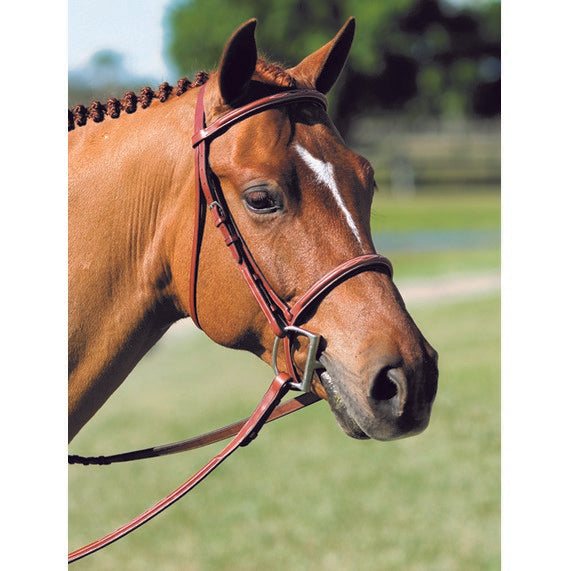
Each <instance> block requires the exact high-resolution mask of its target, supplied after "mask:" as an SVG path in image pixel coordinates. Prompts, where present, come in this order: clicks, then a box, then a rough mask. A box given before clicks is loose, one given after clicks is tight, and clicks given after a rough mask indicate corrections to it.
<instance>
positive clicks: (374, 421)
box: [319, 352, 438, 440]
mask: <svg viewBox="0 0 571 571" xmlns="http://www.w3.org/2000/svg"><path fill="white" fill-rule="evenodd" d="M433 353H434V354H433V355H427V356H425V358H424V359H423V360H422V362H421V363H420V364H419V366H417V367H410V366H409V367H406V366H404V365H399V366H393V365H392V364H391V363H390V362H387V361H385V360H383V361H381V363H380V366H378V367H377V368H376V371H377V372H376V373H375V374H372V375H368V376H369V377H370V378H362V377H357V376H355V375H352V374H351V373H349V372H348V371H347V370H345V369H344V368H343V367H342V366H340V365H339V364H338V363H336V362H335V361H333V360H332V359H330V358H328V356H327V354H326V352H324V354H323V355H321V356H320V362H321V363H322V364H323V366H324V367H325V369H324V370H321V371H320V374H319V378H320V381H321V385H322V386H323V388H324V390H325V392H326V394H327V401H328V402H329V405H330V407H331V410H332V412H333V414H334V415H335V418H336V420H337V422H338V424H339V426H340V427H341V428H342V429H343V430H344V432H345V433H346V434H347V435H349V436H351V437H353V438H357V439H368V438H372V439H375V440H396V439H398V438H405V437H407V436H413V435H415V434H418V433H420V432H422V431H423V430H424V429H425V428H426V427H427V426H428V422H429V420H430V414H431V411H432V403H433V402H434V398H435V396H436V388H437V379H438V369H437V366H436V361H437V357H436V353H435V352H433ZM365 377H367V375H365Z"/></svg>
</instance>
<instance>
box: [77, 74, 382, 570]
mask: <svg viewBox="0 0 571 571" xmlns="http://www.w3.org/2000/svg"><path fill="white" fill-rule="evenodd" d="M206 86H207V84H204V85H203V86H202V87H201V89H200V91H199V94H198V100H197V105H196V110H195V121H194V136H193V137H192V146H193V148H194V155H195V195H196V208H195V221H194V222H195V223H194V236H193V246H192V248H193V250H192V259H191V271H190V316H191V318H192V320H193V321H194V323H195V324H196V325H197V327H199V328H200V322H199V319H198V311H197V300H196V286H197V280H198V260H199V255H200V246H201V242H202V235H203V231H204V225H205V218H206V211H209V212H210V213H211V215H212V217H213V222H214V225H215V226H216V227H217V228H218V229H219V230H220V232H221V233H222V237H223V239H224V241H225V243H226V245H227V246H228V248H229V250H230V252H231V254H232V257H233V259H234V261H235V262H236V264H237V265H238V267H239V268H240V271H241V273H242V276H243V278H244V280H245V281H246V283H247V284H248V286H249V288H250V290H251V292H252V294H253V295H254V297H255V299H256V301H257V302H258V304H259V306H260V308H261V310H262V312H263V313H264V315H265V316H266V318H267V320H268V322H269V325H270V327H271V329H272V331H273V333H274V334H275V335H276V340H275V343H274V350H273V358H272V366H273V369H274V372H275V377H274V379H273V380H272V382H271V384H270V387H269V388H268V390H267V392H266V394H265V395H264V397H263V398H262V400H261V401H260V403H259V404H258V406H257V407H256V409H255V410H254V412H253V413H252V415H251V416H250V417H249V418H248V419H244V420H241V421H239V422H236V423H234V424H232V425H229V426H227V427H225V428H221V429H218V430H215V431H213V432H209V433H207V434H204V435H201V436H198V437H194V438H190V439H187V440H182V441H179V442H175V443H172V444H166V445H161V446H155V447H152V448H146V449H142V450H136V451H133V452H126V453H123V454H115V455H112V456H97V457H82V456H68V462H69V463H70V464H84V465H89V464H98V465H103V464H111V463H114V462H127V461H131V460H139V459H142V458H153V457H157V456H164V455H167V454H174V453H178V452H183V451H187V450H193V449H195V448H199V447H202V446H206V445H208V444H212V443H214V442H219V441H220V440H224V439H227V438H230V437H233V438H232V440H231V441H230V442H229V443H228V444H227V445H226V446H225V448H224V449H223V450H222V451H221V452H220V453H219V454H217V455H216V456H214V457H213V458H212V459H211V460H210V461H209V462H208V463H207V464H206V465H205V466H204V467H203V468H201V469H200V470H199V471H198V472H197V473H196V474H194V475H193V476H191V477H190V478H189V479H188V480H186V481H185V482H184V483H183V484H182V485H181V486H179V487H178V488H177V489H176V490H174V491H173V492H172V493H171V494H169V495H168V496H166V497H165V498H163V499H162V500H160V501H159V502H157V503H156V504H154V505H153V506H152V507H150V508H149V509H148V510H146V511H145V512H143V513H142V514H140V515H139V516H138V517H136V518H134V519H133V520H132V521H130V522H129V523H127V524H125V525H123V526H121V527H120V528H118V529H116V530H115V531H113V532H111V533H109V534H108V535H106V536H104V537H102V538H101V539H99V540H97V541H94V542H92V543H90V544H88V545H86V546H84V547H82V548H80V549H77V550H75V551H73V552H71V553H70V554H69V555H68V563H72V562H74V561H77V560H79V559H81V558H83V557H86V556H87V555H90V554H92V553H94V552H95V551H98V550H99V549H102V548H103V547H106V546H107V545H109V544H111V543H113V542H115V541H117V540H118V539H120V538H121V537H124V536H125V535H127V534H128V533H130V532H131V531H134V530H135V529H137V528H138V527H140V526H141V525H143V524H144V523H146V522H147V521H149V520H150V519H152V518H153V517H155V516H156V515H158V514H159V513H161V512H162V511H164V510H165V509H166V508H167V507H169V506H171V505H172V504H173V503H175V502H176V501H178V500H179V499H180V498H182V497H183V496H184V495H185V494H186V493H188V492H189V491H190V490H191V489H193V488H194V487H195V486H196V485H197V484H198V483H199V482H201V481H202V480H203V479H204V478H205V477H206V476H208V474H210V473H211V472H212V471H213V470H214V469H215V468H216V467H217V466H219V465H220V464H221V463H222V462H223V461H224V460H225V459H226V458H228V457H229V456H230V455H231V454H232V453H233V452H234V451H235V450H236V449H237V448H239V447H240V446H246V445H247V444H249V443H250V442H251V441H252V440H253V439H254V438H255V437H256V436H257V433H258V432H259V430H260V429H261V428H262V426H263V425H264V424H265V423H266V422H270V421H272V420H276V419H277V418H280V417H282V416H285V415H287V414H290V413H292V412H295V411H297V410H299V409H301V408H303V407H305V406H309V405H310V404H313V403H315V402H317V401H319V400H320V398H319V397H318V396H317V395H315V394H313V393H310V392H308V391H309V390H310V389H311V382H312V378H313V376H314V373H315V371H316V369H318V368H323V366H322V365H321V364H320V363H319V360H318V358H317V353H318V350H319V345H320V340H321V337H320V335H318V334H316V333H312V332H310V331H308V330H306V329H304V328H302V327H300V322H301V321H302V317H303V315H304V314H306V312H307V310H308V309H310V308H311V307H314V306H315V305H316V304H317V303H318V302H319V301H320V300H321V298H322V297H323V296H325V295H326V294H327V293H328V292H329V291H330V290H331V289H333V288H334V287H336V286H337V285H339V284H340V283H342V282H343V281H345V280H346V279H349V278H350V277H352V276H353V275H355V274H356V273H360V272H362V271H384V272H387V273H388V274H389V275H390V276H391V277H392V273H393V268H392V264H391V262H390V261H389V260H388V258H386V257H384V256H381V255H379V254H364V255H361V256H356V257H355V258H352V259H350V260H347V261H345V262H343V263H341V264H340V265H338V266H337V267H335V268H334V269H332V270H331V271H329V272H328V273H326V274H325V275H324V276H323V277H322V278H321V279H319V280H318V281H317V282H316V283H315V284H313V285H312V286H311V287H310V288H309V289H308V290H307V292H305V293H304V294H303V295H302V296H301V297H300V298H299V299H297V300H296V301H295V303H294V304H293V305H292V306H289V305H288V304H287V303H286V302H285V301H283V300H282V299H281V298H280V296H279V295H278V294H277V293H276V292H275V290H274V289H273V287H272V286H271V285H270V283H269V282H268V280H267V279H266V278H265V276H264V275H263V273H262V272H261V271H260V269H259V267H258V265H257V264H256V262H255V260H254V257H253V256H252V254H251V252H250V250H249V249H248V247H247V245H246V242H245V240H244V239H243V237H242V235H241V234H240V232H239V230H238V227H237V226H236V224H235V222H234V220H233V218H232V215H231V214H230V212H229V210H228V208H227V206H226V202H225V200H224V196H223V192H222V189H221V187H220V186H219V185H217V184H214V182H213V180H212V177H210V176H209V172H210V169H209V164H208V150H209V143H210V142H211V141H212V140H213V139H214V138H216V137H218V136H220V135H222V134H223V133H225V132H226V131H227V130H228V129H229V128H230V127H231V126H232V125H234V124H235V123H237V122H239V121H243V120H244V119H246V118H247V117H250V116H252V115H254V114H256V113H260V112H261V111H264V110H266V109H269V108H274V107H277V106H282V105H286V104H288V103H291V102H309V103H317V104H319V105H320V106H321V107H323V108H324V109H326V108H327V100H326V98H325V96H324V95H323V94H322V93H320V92H319V91H315V90H310V89H300V90H292V91H284V92H281V93H276V94H274V95H270V96H268V97H264V98H261V99H258V100H256V101H253V102H251V103H248V104H246V105H244V106H242V107H238V108H236V109H232V110H231V111H229V112H227V113H225V114H223V115H222V116H220V117H219V118H218V119H216V120H215V121H213V122H212V123H210V125H208V126H207V125H206V122H205V121H206V118H205V110H204V94H205V89H206ZM299 337H305V338H306V339H307V340H308V350H307V357H306V359H305V367H304V370H303V372H302V373H301V374H300V373H299V372H298V370H297V368H296V366H295V365H294V362H293V354H294V348H293V347H294V341H295V339H297V338H299ZM280 342H281V343H282V344H283V350H284V356H285V362H286V369H287V371H286V372H283V371H279V367H278V364H277V356H278V351H279V345H280ZM290 390H298V391H302V393H303V394H301V395H300V396H298V397H296V398H292V399H290V400H289V401H287V402H285V403H282V404H279V403H280V401H281V399H282V398H283V397H284V396H285V394H286V393H287V392H288V391H290Z"/></svg>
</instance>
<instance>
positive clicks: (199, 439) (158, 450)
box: [68, 393, 321, 466]
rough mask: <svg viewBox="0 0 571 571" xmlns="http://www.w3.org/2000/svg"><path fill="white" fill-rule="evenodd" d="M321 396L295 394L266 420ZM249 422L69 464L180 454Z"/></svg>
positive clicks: (75, 459) (228, 434)
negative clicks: (167, 442) (168, 442)
mask: <svg viewBox="0 0 571 571" xmlns="http://www.w3.org/2000/svg"><path fill="white" fill-rule="evenodd" d="M320 400H321V399H320V398H319V397H318V396H317V395H316V394H314V393H303V394H301V395H299V396H297V397H295V398H292V399H289V400H288V401H286V402H283V403H280V404H279V405H278V406H276V407H275V409H274V410H273V412H272V413H271V414H270V416H269V417H268V419H267V420H266V424H267V423H269V422H272V421H274V420H278V419H280V418H283V417H284V416H287V415H288V414H291V413H293V412H297V411H298V410H301V409H302V408H305V407H306V406H309V405H311V404H314V403H316V402H319V401H320ZM247 422H248V419H247V418H245V419H242V420H239V421H237V422H234V423H233V424H229V425H228V426H225V427H223V428H218V429H216V430H212V431H211V432H207V433H205V434H201V435H200V436H194V437H192V438H187V439H186V440H179V441H178V442H172V443H170V444H161V445H159V446H152V447H150V448H142V449H141V450H133V451H131V452H122V453H120V454H111V455H109V456H77V455H70V456H68V464H82V465H83V466H107V465H109V464H116V463H118V462H132V461H134V460H144V459H147V458H158V457H160V456H168V455H170V454H178V453H179V452H188V451H190V450H196V449H197V448H203V447H204V446H209V445H210V444H215V443H216V442H220V441H221V440H226V439H227V438H232V437H233V436H236V434H238V432H240V430H241V429H242V427H243V426H244V425H245V424H246V423H247Z"/></svg>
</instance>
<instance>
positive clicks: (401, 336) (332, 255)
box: [175, 19, 438, 440]
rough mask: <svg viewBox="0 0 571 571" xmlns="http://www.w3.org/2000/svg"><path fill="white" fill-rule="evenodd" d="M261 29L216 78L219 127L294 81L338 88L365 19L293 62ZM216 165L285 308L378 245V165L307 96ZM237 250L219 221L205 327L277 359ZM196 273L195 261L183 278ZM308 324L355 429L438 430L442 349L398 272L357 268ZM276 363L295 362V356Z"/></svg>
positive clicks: (212, 174) (203, 267)
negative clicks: (273, 54)
mask: <svg viewBox="0 0 571 571" xmlns="http://www.w3.org/2000/svg"><path fill="white" fill-rule="evenodd" d="M255 26H256V22H255V20H252V21H250V22H247V23H246V24H244V25H243V26H242V27H241V28H239V29H238V30H237V31H236V32H235V33H234V35H233V36H232V37H231V38H230V40H229V41H228V43H227V45H226V48H225V50H224V52H223V55H222V58H221V62H220V65H219V68H218V72H216V73H215V74H213V75H211V77H210V79H209V81H208V82H207V83H206V85H205V86H204V95H203V96H204V114H205V119H206V124H210V123H211V122H213V121H215V120H216V119H217V118H219V117H220V116H222V115H224V114H227V113H228V112H229V111H231V110H232V109H236V108H240V107H243V106H244V105H247V104H248V103H250V102H253V101H256V100H259V99H260V98H262V97H266V96H268V95H271V94H273V93H280V92H282V91H284V90H292V89H293V90H295V89H311V90H316V91H319V92H321V93H322V94H326V93H327V92H328V91H329V90H330V89H331V87H332V86H333V84H334V83H335V81H336V80H337V77H338V76H339V74H340V72H341V70H342V68H343V66H344V64H345V60H346V58H347V55H348V53H349V49H350V47H351V43H352V40H353V34H354V28H355V25H354V21H353V20H352V19H351V20H349V21H348V22H347V23H346V24H345V26H344V27H343V28H342V29H341V31H340V32H339V33H338V34H337V36H336V37H335V38H334V39H333V40H331V41H330V42H329V43H327V44H326V45H324V46H323V47H322V48H320V49H319V50H317V51H316V52H314V53H313V54H311V55H309V56H308V57H306V58H305V59H304V60H303V61H301V63H299V64H298V65H296V66H295V67H293V68H291V69H287V70H285V69H282V68H278V67H277V66H272V65H271V64H268V63H266V62H265V61H263V60H261V59H259V58H258V51H257V47H256V42H255V37H254V30H255ZM208 164H209V172H208V177H209V179H210V181H211V184H213V185H217V186H218V187H219V188H220V189H221V192H222V194H223V196H224V201H225V205H224V208H225V209H227V210H228V212H229V213H231V216H232V218H233V220H234V221H235V224H236V226H237V228H239V232H240V234H241V236H242V237H243V239H244V242H245V243H246V244H247V246H248V248H249V250H250V252H251V254H252V257H253V259H254V260H255V262H256V264H257V266H258V268H259V270H260V271H261V273H262V274H263V276H264V277H265V279H266V280H267V281H268V282H269V284H270V285H271V287H272V288H273V290H274V291H275V292H276V293H277V294H278V296H279V297H280V298H281V299H282V300H283V301H284V302H285V303H289V304H295V303H296V301H297V300H299V299H300V298H302V297H303V296H304V294H305V292H307V291H308V289H310V288H311V287H312V285H313V284H315V283H316V282H318V281H319V279H320V278H321V277H322V276H324V275H326V274H327V273H328V272H331V271H332V269H333V268H336V267H337V266H339V265H340V264H342V263H343V262H344V261H346V260H350V259H353V258H355V257H359V256H364V255H367V254H374V253H375V247H374V245H373V240H372V236H371V230H370V224H369V219H370V214H371V203H372V198H373V192H374V188H375V182H374V173H373V169H372V167H371V165H370V163H369V162H368V161H367V160H366V159H365V158H363V157H361V156H359V155H358V154H356V153H354V152H353V151H351V150H350V149H349V148H347V146H346V145H345V144H344V142H343V140H342V138H341V137H340V135H339V133H338V132H337V130H336V129H335V127H334V125H333V124H332V122H331V120H330V119H329V117H328V115H327V113H326V111H325V110H324V109H323V107H322V106H321V105H318V104H314V103H311V102H309V103H308V102H295V101H294V102H292V103H289V104H287V105H280V106H276V107H271V108H268V109H265V110H263V112H259V113H255V114H252V115H251V116H248V117H246V118H244V119H243V120H241V121H239V122H237V123H235V124H233V125H232V127H231V128H228V129H227V130H225V131H224V132H222V133H221V134H219V135H218V136H217V137H216V138H214V139H213V140H212V141H210V143H209V149H208ZM195 168H196V167H195ZM226 250H227V248H226V244H225V243H224V241H223V240H221V238H220V235H219V233H218V231H217V229H216V228H215V227H214V225H213V224H206V226H205V228H204V232H203V235H202V236H201V246H200V257H199V260H198V269H197V278H196V285H195V288H196V289H195V302H196V308H197V309H196V311H197V315H198V318H199V321H200V326H201V327H202V329H203V330H204V331H205V332H206V333H207V335H208V336H209V337H211V338H212V339H213V340H214V341H216V342H217V343H219V344H222V345H225V346H228V347H233V348H237V349H245V350H248V351H251V352H253V353H255V354H256V355H258V356H259V357H261V358H262V359H263V360H264V361H266V362H267V363H271V362H272V352H273V347H274V340H275V331H273V330H272V327H271V325H270V324H269V323H268V320H267V319H266V316H265V315H264V313H263V312H262V311H261V309H260V306H259V305H258V303H257V302H256V300H255V299H254V296H252V293H251V291H250V289H249V288H248V286H247V285H246V283H245V281H244V280H243V279H242V276H241V274H240V271H239V269H238V268H237V266H236V264H234V263H233V260H232V257H231V256H229V255H228V252H227V251H226ZM184 272H188V268H187V267H186V268H182V269H181V277H180V279H184V277H186V276H187V273H186V274H185V273H184ZM183 276H184V277H183ZM175 278H176V276H175ZM191 304H192V301H191ZM181 305H184V303H182V302H181ZM187 309H189V311H188V313H190V312H191V311H190V308H187ZM302 324H303V327H304V328H307V329H308V330H311V331H313V332H316V333H317V334H319V335H320V336H321V344H320V346H319V352H318V355H317V358H318V360H319V365H318V366H317V369H316V371H315V374H314V375H313V379H312V390H313V391H314V392H315V393H317V394H318V395H319V396H321V397H322V398H324V399H326V400H327V401H328V402H329V405H330V407H331V409H332V411H333V413H334V414H335V417H336V419H337V421H338V423H339V425H340V426H341V427H342V428H343V430H344V431H345V432H346V433H347V434H348V435H350V436H352V437H355V438H374V439H379V440H390V439H394V438H399V437H404V436H408V435H412V434H415V433H418V432H420V431H422V430H423V429H424V428H425V427H426V426H427V424H428V421H429V417H430V412H431V407H432V403H433V400H434V398H435V394H436V387H437V377H438V370H437V354H436V352H435V351H434V349H433V348H432V347H431V346H430V344H429V343H428V342H427V341H426V340H425V339H424V337H423V336H422V334H421V332H420V331H419V329H418V328H417V326H416V325H415V323H414V322H413V320H412V318H411V316H410V315H409V313H408V312H407V310H406V307H405V304H404V301H403V299H402V297H401V295H400V294H399V292H398V290H397V288H396V287H395V284H394V283H393V281H392V276H391V273H390V271H388V270H387V269H386V268H382V267H378V268H366V269H365V270H364V271H355V272H353V273H352V274H350V275H348V276H347V277H346V279H343V280H342V281H340V283H338V284H335V287H331V288H328V289H327V290H326V291H324V292H323V293H322V295H320V296H319V299H318V300H317V301H316V302H315V303H313V304H312V305H311V307H310V308H308V310H307V311H305V312H304V315H303V320H302ZM294 345H295V348H294V351H293V363H294V364H295V366H296V367H297V368H298V369H303V366H304V363H305V359H306V358H307V346H306V345H307V344H306V343H305V340H304V339H296V340H295V341H294ZM276 359H277V363H278V366H280V367H282V366H285V360H286V355H285V352H283V351H282V352H281V353H279V354H278V355H277V357H276Z"/></svg>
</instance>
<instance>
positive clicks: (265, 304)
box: [189, 84, 393, 377]
mask: <svg viewBox="0 0 571 571" xmlns="http://www.w3.org/2000/svg"><path fill="white" fill-rule="evenodd" d="M206 85H207V84H205V85H203V86H202V87H201V89H200V91H199V93H198V98H197V104H196V109H195V118H194V120H195V127H194V131H195V132H194V136H193V137H192V142H193V146H194V149H195V194H196V207H195V225H194V240H193V252H192V267H191V272H190V304H189V305H190V315H191V317H192V319H193V321H194V323H195V324H196V325H197V326H198V327H200V323H199V319H198V311H197V299H196V286H197V279H198V259H199V254H200V244H201V239H202V233H203V230H204V213H205V210H206V208H208V210H209V211H210V212H211V213H212V216H213V221H214V225H215V226H216V227H217V228H218V229H219V230H220V232H221V233H222V236H223V239H224V242H225V243H226V245H227V246H228V248H229V249H230V252H231V254H232V257H233V258H234V260H235V262H236V263H237V264H238V267H239V268H240V271H241V273H242V276H243V278H244V280H245V281H246V283H247V284H248V286H249V288H250V290H251V291H252V294H253V295H254V297H255V299H256V301H257V302H258V305H259V306H260V309H261V310H262V312H263V313H264V315H265V316H266V319H267V320H268V323H269V325H270V327H271V329H272V331H273V333H274V334H275V335H276V336H277V337H286V338H287V334H286V330H287V327H288V326H292V325H295V324H297V322H298V321H299V319H300V316H301V314H302V313H303V312H304V311H305V310H306V309H307V308H309V306H310V305H312V304H313V303H314V302H315V301H316V300H317V299H318V298H319V297H320V296H322V295H323V293H324V292H325V291H329V290H330V289H331V288H332V287H335V286H336V285H338V284H339V283H340V282H341V281H343V280H345V279H347V277H348V276H349V275H351V274H353V273H355V272H356V271H361V270H376V271H385V272H387V273H388V274H389V275H390V276H392V273H393V268H392V264H391V263H390V261H389V260H388V259H387V258H386V257H384V256H381V255H379V254H365V255H362V256H357V257H355V258H352V259H350V260H347V261H345V262H343V263H341V264H340V265H339V266H337V267H336V268H334V269H333V270H331V271H330V272H328V273H327V274H326V275H325V276H323V277H322V278H321V279H320V280H318V281H317V282H316V283H315V284H314V285H313V286H311V287H310V289H309V290H308V291H307V292H306V293H305V294H304V295H302V297H301V298H300V299H298V300H297V301H296V303H295V304H294V306H293V307H292V308H290V307H289V305H288V304H287V303H286V302H285V301H283V300H282V299H281V298H280V296H279V295H278V294H277V293H276V291H275V290H274V289H273V287H272V286H271V285H270V283H269V282H268V280H267V279H266V278H265V276H264V275H263V273H262V272H261V271H260V269H259V267H258V266H257V264H256V262H255V260H254V258H253V256H252V254H251V253H250V251H249V249H248V247H247V244H246V242H245V240H244V239H243V238H242V236H241V234H240V232H239V230H238V228H237V226H236V224H235V222H234V220H233V218H232V216H231V214H230V212H229V211H228V209H227V208H226V206H225V201H224V197H223V195H222V192H221V189H219V188H218V186H217V185H216V184H213V183H211V181H210V179H209V177H208V147H207V143H208V142H210V141H211V140H212V139H214V138H215V137H217V136H219V135H221V134H222V133H223V132H225V131H226V129H228V128H229V127H230V126H232V125H234V124H235V123H237V122H239V121H242V120H243V119H245V118H247V117H250V116H252V115H253V114H255V113H259V112H261V111H264V110H266V109H268V108H271V107H275V106H278V105H285V104H287V103H291V102H294V101H312V102H314V103H315V102H316V103H318V104H320V105H321V106H323V107H324V108H326V106H327V100H326V98H325V96H324V95H323V94H322V93H320V92H319V91H316V90H311V89H300V90H294V91H285V92H281V93H276V94H274V95H270V96H268V97H264V98H262V99H258V100H256V101H253V102H251V103H248V104H247V105H244V106H243V107H239V108H237V109H233V110H231V111H229V112H227V113H225V114H224V115H222V116H220V117H219V118H218V119H216V120H214V121H213V122H212V123H211V124H210V125H208V126H206V124H205V121H206V118H205V109H204V94H205V90H206ZM287 344H288V343H286V345H287ZM288 362H290V361H288ZM288 368H289V367H288ZM289 373H290V375H292V376H293V377H297V372H296V371H295V368H294V369H293V370H290V371H289Z"/></svg>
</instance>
